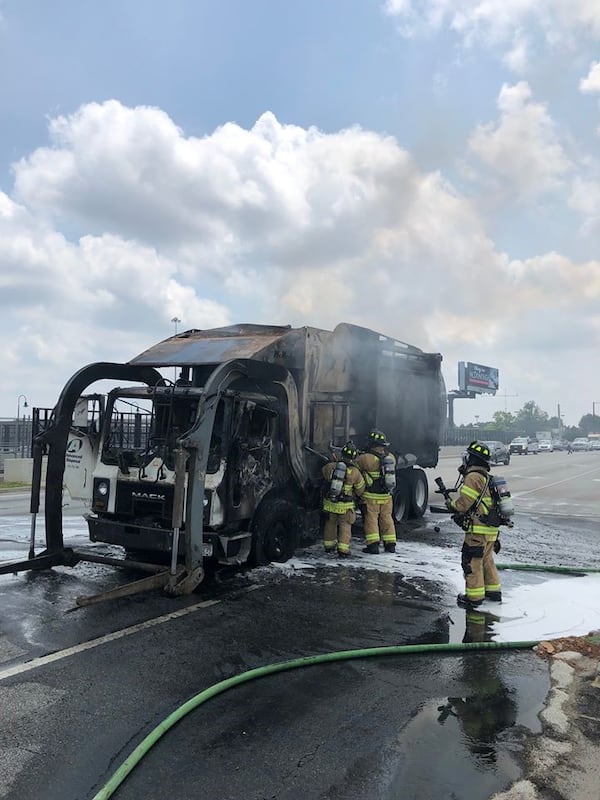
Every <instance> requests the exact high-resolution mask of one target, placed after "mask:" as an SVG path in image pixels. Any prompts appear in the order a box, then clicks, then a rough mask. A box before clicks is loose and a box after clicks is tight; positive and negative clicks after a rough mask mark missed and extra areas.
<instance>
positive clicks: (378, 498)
mask: <svg viewBox="0 0 600 800" xmlns="http://www.w3.org/2000/svg"><path fill="white" fill-rule="evenodd" d="M391 496H392V495H391V494H389V493H388V494H381V493H379V494H375V493H374V492H365V493H364V494H363V495H362V496H361V500H363V499H364V500H373V502H374V503H379V505H383V504H384V503H387V502H388V500H389V499H390V497H391Z"/></svg>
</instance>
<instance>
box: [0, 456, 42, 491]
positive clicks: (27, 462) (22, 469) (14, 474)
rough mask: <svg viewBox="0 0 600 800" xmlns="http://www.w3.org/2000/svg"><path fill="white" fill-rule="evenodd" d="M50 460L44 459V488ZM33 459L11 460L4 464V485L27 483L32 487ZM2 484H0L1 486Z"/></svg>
mask: <svg viewBox="0 0 600 800" xmlns="http://www.w3.org/2000/svg"><path fill="white" fill-rule="evenodd" d="M47 466H48V459H47V458H46V456H44V457H43V458H42V486H45V484H46V467H47ZM32 474H33V458H11V459H7V460H6V461H5V462H4V483H27V484H29V485H31V480H32ZM1 485H2V484H0V486H1Z"/></svg>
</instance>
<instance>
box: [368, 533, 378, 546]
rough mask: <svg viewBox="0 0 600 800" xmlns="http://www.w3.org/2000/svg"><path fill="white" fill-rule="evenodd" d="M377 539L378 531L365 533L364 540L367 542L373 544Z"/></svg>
mask: <svg viewBox="0 0 600 800" xmlns="http://www.w3.org/2000/svg"><path fill="white" fill-rule="evenodd" d="M378 541H379V534H378V533H365V542H366V543H367V544H374V543H375V542H378Z"/></svg>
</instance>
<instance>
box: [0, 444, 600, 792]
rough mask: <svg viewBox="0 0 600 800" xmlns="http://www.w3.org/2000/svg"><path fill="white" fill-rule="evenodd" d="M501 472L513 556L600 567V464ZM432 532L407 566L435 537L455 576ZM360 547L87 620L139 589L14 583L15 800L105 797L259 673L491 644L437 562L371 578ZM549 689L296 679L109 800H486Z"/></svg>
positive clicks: (350, 675) (23, 536) (0, 671)
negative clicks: (197, 699)
mask: <svg viewBox="0 0 600 800" xmlns="http://www.w3.org/2000/svg"><path fill="white" fill-rule="evenodd" d="M570 458H571V459H573V456H571V457H570ZM455 467H456V464H455V462H454V461H453V460H452V459H447V460H444V459H442V461H441V462H440V467H439V469H438V470H435V471H431V472H432V477H433V476H434V475H436V474H442V476H443V477H444V479H445V480H446V482H447V483H449V482H450V480H451V479H452V477H453V473H454V471H455ZM496 471H497V472H501V473H502V474H505V475H506V477H507V478H510V480H511V486H512V487H513V491H514V494H515V495H516V501H517V505H518V508H519V511H518V514H517V517H516V523H517V524H516V525H515V532H514V533H511V534H509V535H506V536H504V535H503V552H502V556H503V560H506V561H513V560H514V561H521V562H525V563H526V562H536V563H552V564H564V565H572V566H583V565H585V566H589V567H600V554H599V552H598V547H597V539H598V519H599V518H600V513H599V511H600V502H599V501H598V500H596V496H597V489H596V487H597V483H594V481H596V480H597V479H598V478H600V455H599V454H596V453H590V454H580V455H579V456H578V457H577V460H576V461H575V460H571V461H568V460H567V456H566V454H561V453H556V454H544V455H540V456H538V457H537V462H536V460H535V459H534V458H533V457H522V460H521V461H517V463H513V464H511V465H510V466H509V467H502V468H501V469H498V470H496ZM584 473H585V474H586V475H587V476H588V478H589V485H588V490H587V493H586V492H584V491H583V490H582V487H581V483H582V481H583V479H578V480H573V481H569V480H567V481H566V480H565V478H566V477H567V476H568V475H569V474H573V475H582V474H584ZM586 480H587V478H586ZM559 482H560V483H559ZM551 484H554V486H551ZM546 487H549V488H546ZM557 487H560V490H559V489H558V488H557ZM548 498H550V499H548ZM3 507H4V509H5V510H4V513H3V514H2V511H0V548H2V551H3V558H13V557H19V554H21V555H22V551H23V550H24V549H25V550H26V549H27V544H26V543H27V537H28V531H29V518H28V515H27V513H26V505H22V504H21V501H20V500H19V499H18V498H17V499H16V500H15V499H13V498H12V497H11V498H9V497H8V495H5V496H1V495H0V509H2V508H3ZM7 508H8V512H7V511H6V509H7ZM580 512H581V514H580ZM423 523H424V524H419V525H410V526H409V525H405V526H401V527H400V528H399V530H398V537H399V545H398V549H399V552H402V546H403V543H404V544H405V547H406V548H408V547H409V546H411V547H412V546H415V544H418V543H419V542H431V541H432V537H435V538H434V541H435V543H436V546H437V547H439V553H440V554H441V557H442V558H446V557H447V558H448V559H449V560H451V561H452V562H454V561H458V560H459V559H460V555H459V549H460V544H459V543H460V538H457V535H456V531H455V530H452V527H451V526H450V525H448V521H447V520H443V521H442V524H441V525H440V528H441V530H440V532H439V533H434V532H433V526H434V525H436V524H439V523H440V519H439V518H437V517H433V515H429V514H428V515H427V516H426V518H425V520H424V521H423ZM65 527H66V535H68V536H69V537H70V541H71V542H72V543H73V544H77V543H78V541H79V540H81V542H83V541H84V539H85V529H84V527H83V525H82V523H81V520H80V519H79V517H78V516H77V515H76V514H73V515H69V513H68V511H67V516H66V519H65ZM67 530H68V534H67ZM356 533H357V537H358V536H359V535H360V531H357V532H356ZM354 550H355V553H356V555H355V557H354V562H355V563H354V564H353V566H352V568H350V567H349V566H348V567H345V566H340V565H338V564H337V563H335V564H334V563H332V564H331V565H329V564H328V563H327V562H325V561H324V560H323V558H322V557H321V553H320V547H319V545H318V544H316V545H312V546H307V547H306V548H304V549H303V551H302V552H301V553H300V556H301V558H302V561H303V563H304V564H305V565H306V564H307V563H308V565H309V566H308V568H306V566H305V567H304V568H303V569H298V570H294V569H289V568H281V567H278V566H274V567H267V568H261V569H256V570H239V571H235V572H234V571H227V572H221V573H217V574H216V575H213V576H210V577H209V579H208V580H207V581H206V582H205V583H204V584H203V585H202V586H201V587H200V588H199V590H198V591H197V592H196V593H195V594H194V595H192V596H190V597H185V598H176V599H171V598H167V597H165V596H164V595H162V594H161V593H160V592H151V593H148V594H145V595H140V596H137V597H130V598H125V599H122V600H118V601H114V602H111V603H110V604H104V605H100V606H95V607H90V608H86V609H80V610H78V611H73V612H72V611H70V609H72V608H73V607H74V599H75V597H76V596H78V595H81V594H86V593H87V594H89V593H94V592H96V591H100V590H101V589H106V588H110V587H111V586H113V585H116V584H117V583H120V582H122V581H123V580H124V579H126V577H127V576H124V575H123V574H122V573H119V572H117V571H115V570H112V569H110V568H106V567H99V566H98V565H91V564H87V565H79V566H78V567H76V568H75V569H73V570H69V569H66V568H64V569H63V568H61V569H54V570H52V571H50V572H46V573H37V574H33V573H25V574H21V575H18V576H12V575H10V576H2V577H0V597H1V603H2V605H1V608H2V611H1V621H2V630H1V635H0V721H1V723H2V724H1V725H0V748H1V751H0V774H1V776H2V781H1V782H0V797H2V798H9V799H10V800H30V798H31V799H32V800H33V798H38V797H40V796H43V797H44V798H47V799H48V800H54V799H55V798H56V800H58V799H59V798H60V800H85V799H87V798H93V797H94V795H95V793H96V792H97V791H98V790H99V789H100V787H101V786H102V785H103V784H104V782H105V781H106V780H108V778H109V777H110V775H111V774H112V772H113V770H114V769H116V767H117V766H118V765H119V764H120V763H121V761H122V760H123V759H124V758H125V757H126V756H127V755H128V754H129V752H130V751H131V750H132V749H133V747H135V746H136V745H137V744H138V743H139V742H140V741H141V739H142V738H143V737H144V736H145V735H146V734H147V733H148V732H149V731H151V730H152V729H153V728H154V726H156V725H157V724H158V723H159V722H160V721H161V720H162V719H164V718H165V717H166V716H167V715H168V714H170V713H171V712H172V711H173V710H174V709H176V708H177V707H178V706H179V705H180V704H181V703H183V702H185V701H186V700H188V699H189V698H191V697H193V696H195V695H196V694H197V693H198V692H200V691H202V690H203V689H205V688H207V687H208V686H211V685H213V684H215V683H216V682H218V681H221V680H223V679H225V678H229V677H231V676H233V675H238V674H240V673H243V672H245V671H247V670H249V669H253V668H257V667H261V666H263V665H265V664H269V663H273V662H280V661H285V660H288V659H293V658H297V657H300V656H305V655H313V654H319V653H326V652H330V651H338V650H348V649H354V648H367V647H377V646H383V645H390V644H394V645H403V644H430V643H445V642H453V641H462V640H463V639H465V638H466V639H467V640H486V639H488V640H489V638H490V625H486V620H485V619H484V620H483V624H482V621H481V619H480V620H478V621H477V623H476V624H473V623H471V622H470V621H469V620H468V619H467V615H466V614H465V612H464V611H462V610H459V609H457V608H456V606H455V603H454V594H453V592H452V590H451V587H449V586H447V585H446V584H445V583H444V582H441V581H440V580H438V577H439V576H437V575H436V574H435V572H434V571H432V574H428V571H427V568H426V567H427V565H424V568H423V565H421V566H422V568H421V569H420V570H418V574H416V572H417V571H416V570H408V569H405V570H404V573H403V572H402V571H400V570H398V571H390V572H380V571H377V570H375V569H371V568H369V567H368V565H365V567H364V568H362V567H361V566H360V561H359V559H360V558H361V555H362V554H360V541H359V539H358V538H357V540H356V542H355V543H354ZM381 558H385V556H381ZM311 560H312V562H314V563H313V565H312V566H311ZM357 562H358V563H357ZM131 577H137V576H131ZM507 577H508V576H507ZM518 579H519V578H518V576H516V574H513V575H511V577H510V580H509V582H510V581H515V580H518ZM538 579H539V580H543V578H538ZM178 613H181V616H176V615H177V614H178ZM132 626H138V627H137V628H136V627H132ZM109 634H115V638H113V639H109V640H105V639H100V637H106V636H107V635H109ZM99 639H100V641H98V642H95V640H99ZM86 643H88V645H89V649H82V647H81V646H82V645H85V644H86ZM66 648H73V650H72V651H71V652H66V653H65V649H66ZM51 654H56V656H55V657H56V660H54V661H50V662H48V661H44V660H43V659H45V658H46V659H47V658H48V656H49V655H51ZM34 659H42V660H41V661H39V662H36V661H35V660H34ZM11 670H12V671H11ZM548 688H549V677H548V670H547V665H546V663H545V662H543V661H541V660H540V659H539V658H538V657H537V656H535V655H534V654H533V653H531V652H530V651H511V650H508V651H499V652H490V653H487V652H486V653H468V654H456V655H443V656H441V655H438V654H436V655H429V654H427V655H425V654H423V655H418V654H417V655H403V656H384V657H378V658H369V659H357V660H348V661H343V662H336V663H331V664H326V665H320V666H311V667H307V668H303V669H298V670H293V671H289V672H282V673H279V674H276V675H271V676H269V677H262V678H259V679H257V680H255V681H252V682H249V683H246V684H243V685H241V686H239V687H237V688H234V689H230V690H229V691H227V692H225V693H224V694H221V695H219V696H218V697H215V698H213V699H211V700H209V701H208V702H207V703H206V704H205V705H203V706H201V707H199V708H197V709H196V710H194V711H193V712H191V713H190V714H189V715H188V716H186V717H185V718H184V719H182V720H181V721H180V722H179V723H178V724H177V725H176V726H175V727H174V728H173V729H172V730H171V731H169V732H168V733H167V734H165V736H164V737H163V738H162V739H161V741H160V742H159V743H158V744H157V745H156V747H155V748H153V749H152V750H151V751H150V753H149V754H148V755H147V756H146V758H145V759H144V760H143V761H142V763H141V765H140V766H139V767H138V768H137V769H136V770H134V772H133V773H132V774H131V775H130V776H129V777H128V778H127V779H126V781H125V783H124V784H123V785H122V786H121V787H120V788H119V789H118V790H117V791H116V793H115V795H114V796H115V797H116V798H119V800H129V799H130V798H131V799H133V798H140V797H144V798H149V799H151V798H159V797H161V798H162V797H164V796H165V795H167V796H171V797H177V798H181V799H182V800H184V799H185V798H205V797H206V798H211V799H212V800H238V798H239V799H240V800H241V798H244V799H245V800H246V799H254V798H256V800H258V799H259V798H281V799H282V800H283V799H284V798H285V799H287V798H290V800H291V799H292V798H294V799H295V798H315V799H316V798H331V799H333V798H357V800H360V799H361V798H382V799H383V798H386V799H387V798H390V799H391V798H400V797H401V798H404V799H407V800H410V799H411V798H414V799H415V800H426V799H427V798H436V800H437V799H439V798H455V799H456V800H480V798H481V800H484V798H488V797H490V795H491V794H493V792H495V791H499V790H501V789H503V788H506V787H508V786H509V785H510V784H511V783H512V782H513V781H514V780H516V779H517V778H518V777H519V776H520V774H521V770H522V766H523V764H522V755H523V751H524V747H525V745H526V742H527V741H528V740H530V739H531V737H532V736H535V735H537V734H539V732H540V730H541V725H540V722H539V720H538V716H537V715H538V713H539V712H540V710H541V708H542V706H543V703H544V699H545V697H546V694H547V692H548Z"/></svg>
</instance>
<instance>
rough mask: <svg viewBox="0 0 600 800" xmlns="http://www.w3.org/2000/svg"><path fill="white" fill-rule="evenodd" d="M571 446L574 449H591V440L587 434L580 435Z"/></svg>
mask: <svg viewBox="0 0 600 800" xmlns="http://www.w3.org/2000/svg"><path fill="white" fill-rule="evenodd" d="M571 446H572V448H573V450H589V449H590V440H589V439H587V438H586V437H585V436H578V437H577V439H573V444H572V445H571Z"/></svg>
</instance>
